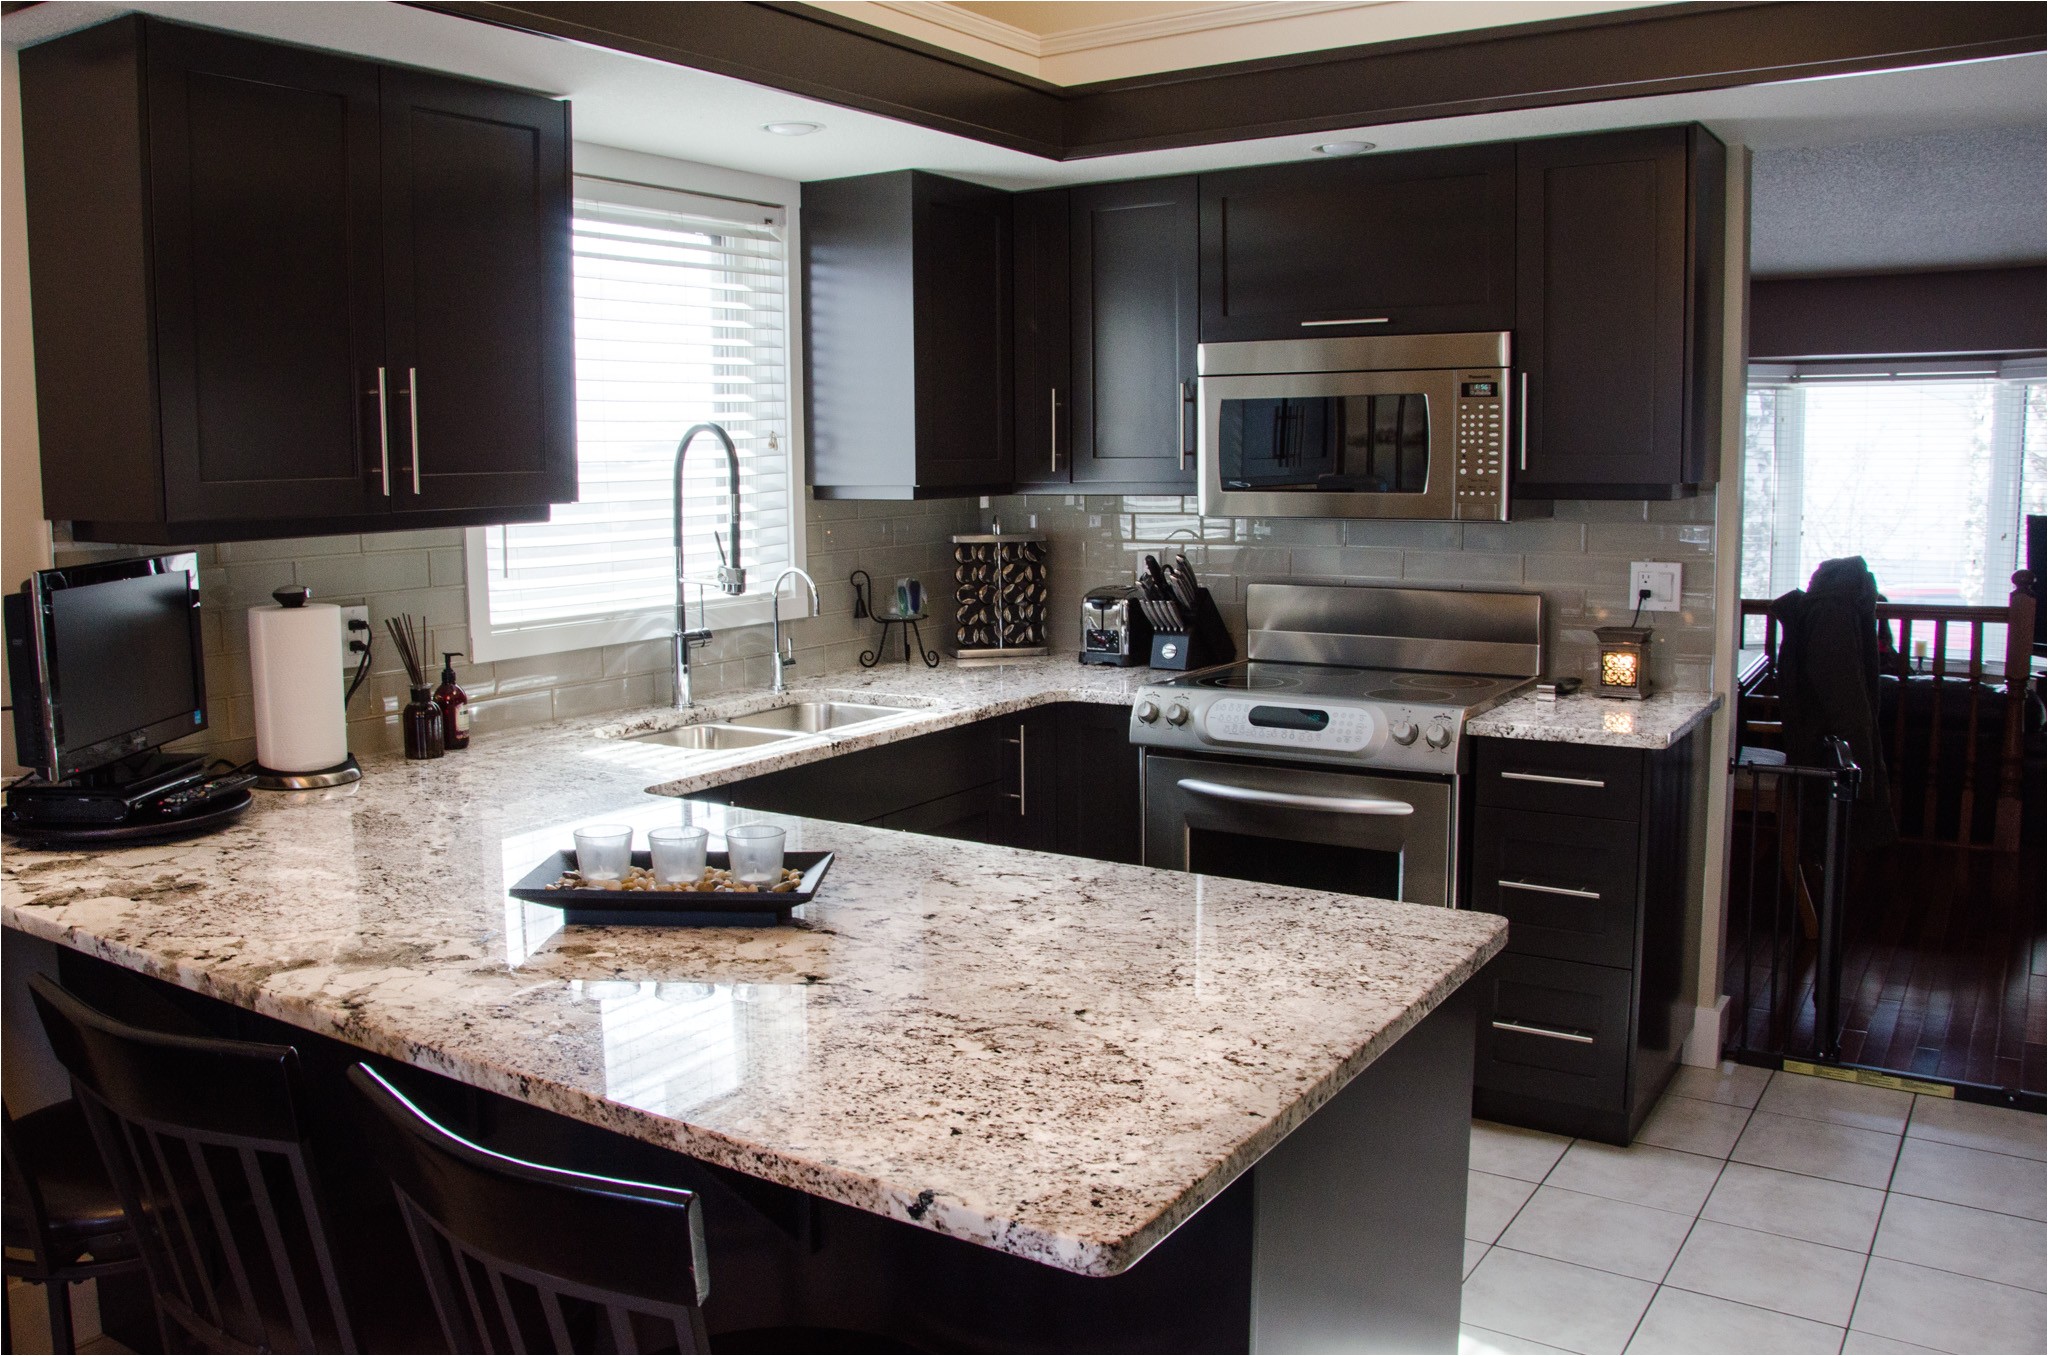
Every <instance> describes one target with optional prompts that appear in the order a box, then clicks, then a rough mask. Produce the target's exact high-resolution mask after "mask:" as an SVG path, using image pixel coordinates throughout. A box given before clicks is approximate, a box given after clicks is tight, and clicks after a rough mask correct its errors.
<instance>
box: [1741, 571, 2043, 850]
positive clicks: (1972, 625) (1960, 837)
mask: <svg viewBox="0 0 2048 1356" xmlns="http://www.w3.org/2000/svg"><path fill="white" fill-rule="evenodd" d="M1751 617H1762V618H1763V627H1764V631H1763V647H1764V654H1765V663H1764V665H1763V666H1762V667H1761V668H1760V669H1759V670H1758V671H1757V672H1756V673H1755V674H1754V675H1753V676H1752V677H1751V679H1750V681H1749V682H1747V683H1745V684H1744V685H1743V688H1742V691H1741V692H1740V693H1738V694H1737V700H1738V705H1739V717H1740V720H1741V725H1742V738H1743V742H1745V743H1759V744H1768V743H1771V742H1773V741H1774V739H1775V737H1776V736H1777V735H1778V734H1779V733H1780V731H1781V726H1780V723H1779V722H1778V720H1777V719H1776V708H1777V704H1778V698H1777V691H1776V674H1777V663H1778V643H1779V635H1778V622H1777V619H1776V618H1774V617H1772V616H1771V600H1770V599H1767V598H1745V599H1743V600H1742V608H1741V614H1740V618H1739V619H1738V622H1737V625H1738V627H1739V628H1740V629H1739V630H1738V632H1737V635H1738V637H1744V636H1746V635H1747V634H1748V619H1749V618H1751ZM1877 620H1878V624H1879V625H1880V626H1882V627H1884V628H1885V630H1886V631H1887V632H1888V633H1889V635H1890V638H1891V641H1892V644H1891V647H1890V651H1891V652H1890V654H1889V655H1888V656H1887V662H1888V667H1887V669H1886V671H1887V672H1889V673H1890V674H1892V676H1894V677H1896V678H1898V679H1899V680H1900V682H1899V688H1898V699H1897V701H1895V702H1894V704H1893V705H1894V709H1893V711H1892V719H1891V727H1892V728H1891V730H1890V731H1889V736H1890V737H1889V738H1888V739H1886V740H1885V743H1886V748H1885V751H1884V752H1885V758H1886V761H1887V762H1888V763H1889V765H1890V766H1891V768H1892V770H1893V775H1892V779H1891V787H1892V801H1893V809H1894V810H1898V811H1903V810H1904V808H1905V807H1904V805H1903V804H1902V801H1903V799H1904V797H1905V796H1906V794H1907V788H1906V784H1905V778H1904V777H1903V776H1902V775H1900V773H1901V770H1902V769H1903V768H1904V767H1905V765H1906V754H1907V751H1908V748H1909V744H1910V742H1911V741H1912V740H1914V739H1916V738H1917V739H1924V740H1925V744H1926V754H1927V757H1926V764H1925V767H1924V770H1923V775H1922V776H1921V777H1920V778H1919V781H1920V782H1921V783H1922V784H1921V785H1920V786H1919V788H1918V790H1919V794H1920V795H1921V797H1922V804H1921V817H1920V824H1921V828H1922V833H1921V834H1920V835H1919V837H1921V838H1924V839H1935V838H1936V834H1937V830H1936V812H1937V808H1938V804H1937V802H1938V799H1939V795H1940V788H1941V781H1942V773H1943V772H1944V771H1946V770H1949V769H1951V768H1952V767H1953V763H1952V761H1951V760H1952V759H1953V758H1954V757H1956V756H1960V757H1961V759H1962V803H1961V806H1960V811H1959V814H1958V816H1957V829H1956V836H1955V839H1954V840H1953V841H1954V842H1956V843H1957V844H1958V845H1960V846H1964V847H1975V846H1988V847H1991V848H1993V849H1999V850H2007V851H2009V850H2012V849H2014V848H2017V847H2018V846H2019V841H2020V815H2021V799H2022V792H2023V790H2024V779H2025V776H2026V772H2025V761H2026V749H2025V742H2026V703H2027V691H2028V683H2029V681H2030V677H2031V673H2030V666H2031V659H2032V655H2033V647H2034V595H2033V575H2032V574H2031V573H2029V572H2028V571H2026V570H2018V571H2015V572H2014V573H2013V576H2012V592H2011V594H2010V595H2009V596H2008V598H2007V600H2006V606H2004V607H2002V608H2001V607H1952V606H1947V605H1943V604H1931V603H1879V604H1878V605H1877ZM1989 626H2003V627H2005V653H2004V655H2003V656H2001V667H2000V671H1999V672H1998V674H1996V675H1995V677H1996V680H1997V681H1995V682H1992V681H1989V680H1991V679H1992V678H1993V677H1994V675H1993V674H1992V673H1991V671H1990V669H1989V668H1988V667H1987V665H1986V663H1985V628H1986V627H1989ZM1950 627H1963V628H1966V629H1967V631H1968V646H1969V660H1968V663H1967V664H1966V665H1965V666H1964V667H1963V668H1962V669H1961V671H1958V670H1957V669H1956V667H1955V666H1954V665H1953V664H1952V662H1951V660H1950V658H1949V644H1948V640H1949V628H1950ZM1923 639H1926V640H1928V641H1929V642H1930V643H1929V644H1928V645H1927V647H1926V650H1925V658H1924V660H1923V661H1922V662H1924V664H1925V668H1924V669H1920V670H1917V671H1916V669H1915V667H1914V665H1915V658H1914V647H1915V645H1916V644H1917V643H1919V642H1920V641H1921V640H1923ZM1916 677H1917V678H1927V679H1931V680H1932V682H1931V684H1930V695H1929V709H1928V712H1927V718H1926V728H1925V729H1924V730H1922V729H1920V728H1918V725H1919V722H1917V721H1909V720H1908V708H1909V707H1910V706H1911V705H1912V703H1911V702H1910V701H1908V699H1907V685H1906V680H1907V679H1909V678H1916ZM1958 683H1960V684H1961V686H1962V691H1961V692H1960V693H1956V694H1953V696H1952V692H1951V690H1952V689H1953V688H1954V687H1955V686H1956V685H1957V684H1958ZM1986 687H1991V688H1994V689H1996V688H2002V689H2003V691H2002V692H2001V693H2000V696H1999V698H1998V700H1999V703H2000V706H2001V708H2002V710H2001V712H2000V720H1999V725H1998V734H1997V744H1998V747H1997V750H1996V751H1995V754H1994V753H1992V752H1990V751H1987V750H1985V749H1983V748H1982V747H1981V746H1982V745H1983V744H1985V743H1987V742H1989V741H1987V740H1986V739H1985V738H1984V737H1983V736H1984V725H1985V722H1984V721H1983V720H1982V719H1981V718H1980V717H1981V714H1982V713H1981V704H1982V702H1983V700H1984V696H1985V688H1986ZM1951 700H1957V701H1963V702H1966V703H1967V706H1966V707H1965V711H1964V715H1965V720H1964V730H1965V733H1964V737H1963V740H1962V747H1961V749H1960V750H1957V749H1951V748H1948V747H1946V745H1945V741H1944V740H1943V738H1942V733H1943V731H1942V714H1943V710H1944V708H1945V706H1946V705H1947V704H1948V702H1949V701H1951ZM1992 756H1995V757H1996V758H1997V760H1998V777H1997V790H1996V795H1997V801H1998V804H1997V811H1996V815H1995V820H1994V829H1993V836H1992V840H1991V842H1990V843H1989V844H1977V843H1973V842H1972V826H1973V825H1974V824H1975V823H1976V811H1977V785H1978V782H1979V780H1980V777H1979V768H1980V766H1981V760H1982V759H1983V758H1986V757H1992ZM1902 818H1903V816H1902Z"/></svg>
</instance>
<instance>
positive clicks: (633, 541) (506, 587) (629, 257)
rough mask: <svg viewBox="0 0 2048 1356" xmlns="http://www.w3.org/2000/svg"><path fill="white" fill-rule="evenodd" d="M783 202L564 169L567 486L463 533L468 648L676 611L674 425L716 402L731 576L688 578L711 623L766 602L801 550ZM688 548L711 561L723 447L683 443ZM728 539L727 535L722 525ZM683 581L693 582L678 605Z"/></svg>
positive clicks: (687, 423) (692, 555)
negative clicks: (733, 480) (569, 365)
mask: <svg viewBox="0 0 2048 1356" xmlns="http://www.w3.org/2000/svg"><path fill="white" fill-rule="evenodd" d="M787 217H788V213H787V211H786V209H785V208H784V207H783V206H780V205H763V204H759V203H753V202H743V201H735V200H732V199H728V198H717V197H707V196H703V195H699V194H692V193H685V192H680V191H677V190H674V189H669V188H659V187H651V186H648V185H644V184H639V183H627V182H622V181H619V180H615V179H607V178H597V177H594V176H578V178H577V180H576V186H575V206H574V268H575V298H576V460H577V472H578V478H579V482H580V487H579V491H578V495H579V497H578V501H577V502H576V503H574V504H557V505H556V506H555V508H554V513H553V518H552V520H551V521H549V522H545V523H520V524H512V525H510V526H504V527H488V528H472V529H470V530H469V532H468V535H467V547H468V574H469V611H470V645H471V648H472V650H473V651H474V653H473V655H472V658H474V659H475V660H477V661H479V662H484V661H490V660H496V659H511V658H518V657H522V656H526V655H535V654H552V653H556V652H559V651H564V650H575V649H586V648H589V647H592V646H598V645H614V644H624V643H628V642H631V641H637V640H648V639H653V638H656V637H662V636H666V635H668V634H670V632H671V631H672V630H673V629H674V607H675V547H674V537H673V495H674V491H673V488H672V483H673V482H672V477H673V471H674V465H675V451H676V443H677V442H678V440H679V439H680V438H681V436H682V434H683V433H684V432H685V431H686V430H687V429H689V428H690V427H691V426H692V425H695V424H699V423H705V422H713V423H717V424H720V425H722V426H724V428H725V429H726V430H727V432H729V433H730V434H731V435H732V439H733V442H734V444H735V446H736V447H737V448H738V450H739V459H740V504H741V517H740V533H741V552H740V560H741V563H742V564H743V565H744V566H745V567H746V571H747V594H746V596H745V597H741V598H731V597H727V596H725V595H723V594H720V593H719V592H718V591H717V590H716V588H711V589H707V590H705V593H704V598H705V601H706V605H707V607H708V609H709V610H708V617H709V620H710V622H711V623H712V624H713V625H724V626H732V625H746V624H750V623H755V622H765V621H767V619H768V604H767V593H768V590H769V589H770V588H772V587H773V585H774V581H775V577H776V576H777V575H778V574H780V573H781V572H782V570H783V569H784V568H785V567H786V566H789V565H801V564H802V563H803V545H802V543H803V484H802V480H801V477H800V476H799V475H798V474H797V470H796V467H797V462H796V448H795V444H794V441H793V437H792V409H791V397H790V386H791V362H790V336H791V333H792V331H793V317H792V314H791V311H792V307H791V294H790V287H789V255H790V249H789V238H788V237H789V232H788V221H787ZM684 504H685V507H686V510H687V513H688V518H687V521H686V522H685V524H684V532H685V538H684V549H685V560H686V564H687V567H688V570H689V573H690V574H691V575H692V577H709V576H710V574H711V572H712V571H713V570H714V569H715V568H716V565H717V557H718V551H719V548H718V547H717V546H716V545H714V542H713V533H714V532H716V534H717V535H718V537H720V538H721V539H722V538H723V537H724V535H725V522H726V464H725V457H724V455H723V453H722V451H721V449H720V448H719V445H718V442H717V440H716V439H715V438H713V437H710V436H709V435H705V436H700V437H699V438H698V439H697V441H696V442H695V443H693V444H692V445H691V448H690V457H689V461H688V463H687V465H686V467H685V475H684ZM728 545H729V543H728ZM698 596H699V595H698V592H697V591H696V590H695V589H692V590H691V591H690V595H689V601H690V616H691V619H692V622H693V623H694V622H695V619H696V616H697V604H698Z"/></svg>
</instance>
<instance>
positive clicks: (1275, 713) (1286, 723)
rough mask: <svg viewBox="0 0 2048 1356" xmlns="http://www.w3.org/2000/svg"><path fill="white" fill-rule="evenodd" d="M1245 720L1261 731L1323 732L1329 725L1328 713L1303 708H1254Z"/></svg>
mask: <svg viewBox="0 0 2048 1356" xmlns="http://www.w3.org/2000/svg"><path fill="white" fill-rule="evenodd" d="M1246 719H1248V720H1249V721H1250V722H1251V723H1252V724H1253V725H1255V726H1257V727H1258V728H1260V729H1262V730H1324V729H1328V728H1329V725H1330V713H1329V712H1328V711H1311V710H1310V709H1308V708H1307V707H1305V706H1254V707H1253V708H1252V709H1251V713H1250V714H1249V715H1248V716H1247V717H1246Z"/></svg>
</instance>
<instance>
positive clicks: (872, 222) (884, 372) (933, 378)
mask: <svg viewBox="0 0 2048 1356" xmlns="http://www.w3.org/2000/svg"><path fill="white" fill-rule="evenodd" d="M803 226H804V229H803V268H804V357H805V363H804V379H805V383H806V391H807V396H808V398H807V400H806V401H805V416H806V418H807V420H808V427H809V439H808V442H809V446H810V462H811V464H810V480H811V486H812V489H813V492H814V493H815V494H816V495H817V496H818V497H819V498H821V499H923V498H932V497H943V496H947V495H960V494H972V493H986V492H996V493H1000V492H1002V491H1003V490H1005V489H1007V488H1008V486H1009V485H1010V482H1011V478H1012V473H1013V463H1012V456H1011V447H1012V440H1013V437H1014V430H1013V429H1012V427H1011V401H1010V388H1011V383H1012V380H1013V374H1012V372H1011V331H1010V325H1011V308H1010V289H1011V281H1010V268H1011V248H1010V195H1009V194H1007V193H1003V192H1000V191H998V190H996V189H991V188H982V187H980V186H978V185H975V184H967V183H961V182H959V181H957V180H953V179H946V178H943V177H941V176H939V175H936V174H927V173H924V172H923V171H919V170H904V171H899V172H897V173H893V174H869V175H862V176H860V177H858V178H852V179H831V180H826V181H824V182H822V183H810V184H805V185H804V203H803Z"/></svg>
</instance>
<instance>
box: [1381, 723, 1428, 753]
mask: <svg viewBox="0 0 2048 1356" xmlns="http://www.w3.org/2000/svg"><path fill="white" fill-rule="evenodd" d="M1387 733H1388V734H1390V735H1392V736H1393V737H1394V742H1395V743H1396V744H1399V745H1401V746H1403V747H1404V748H1405V747H1406V746H1408V745H1410V744H1413V743H1414V742H1415V736H1416V735H1417V734H1420V733H1421V731H1419V730H1417V729H1416V728H1415V722H1414V721H1412V720H1397V721H1395V722H1394V723H1393V725H1392V726H1390V727H1389V728H1388V730H1387Z"/></svg>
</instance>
